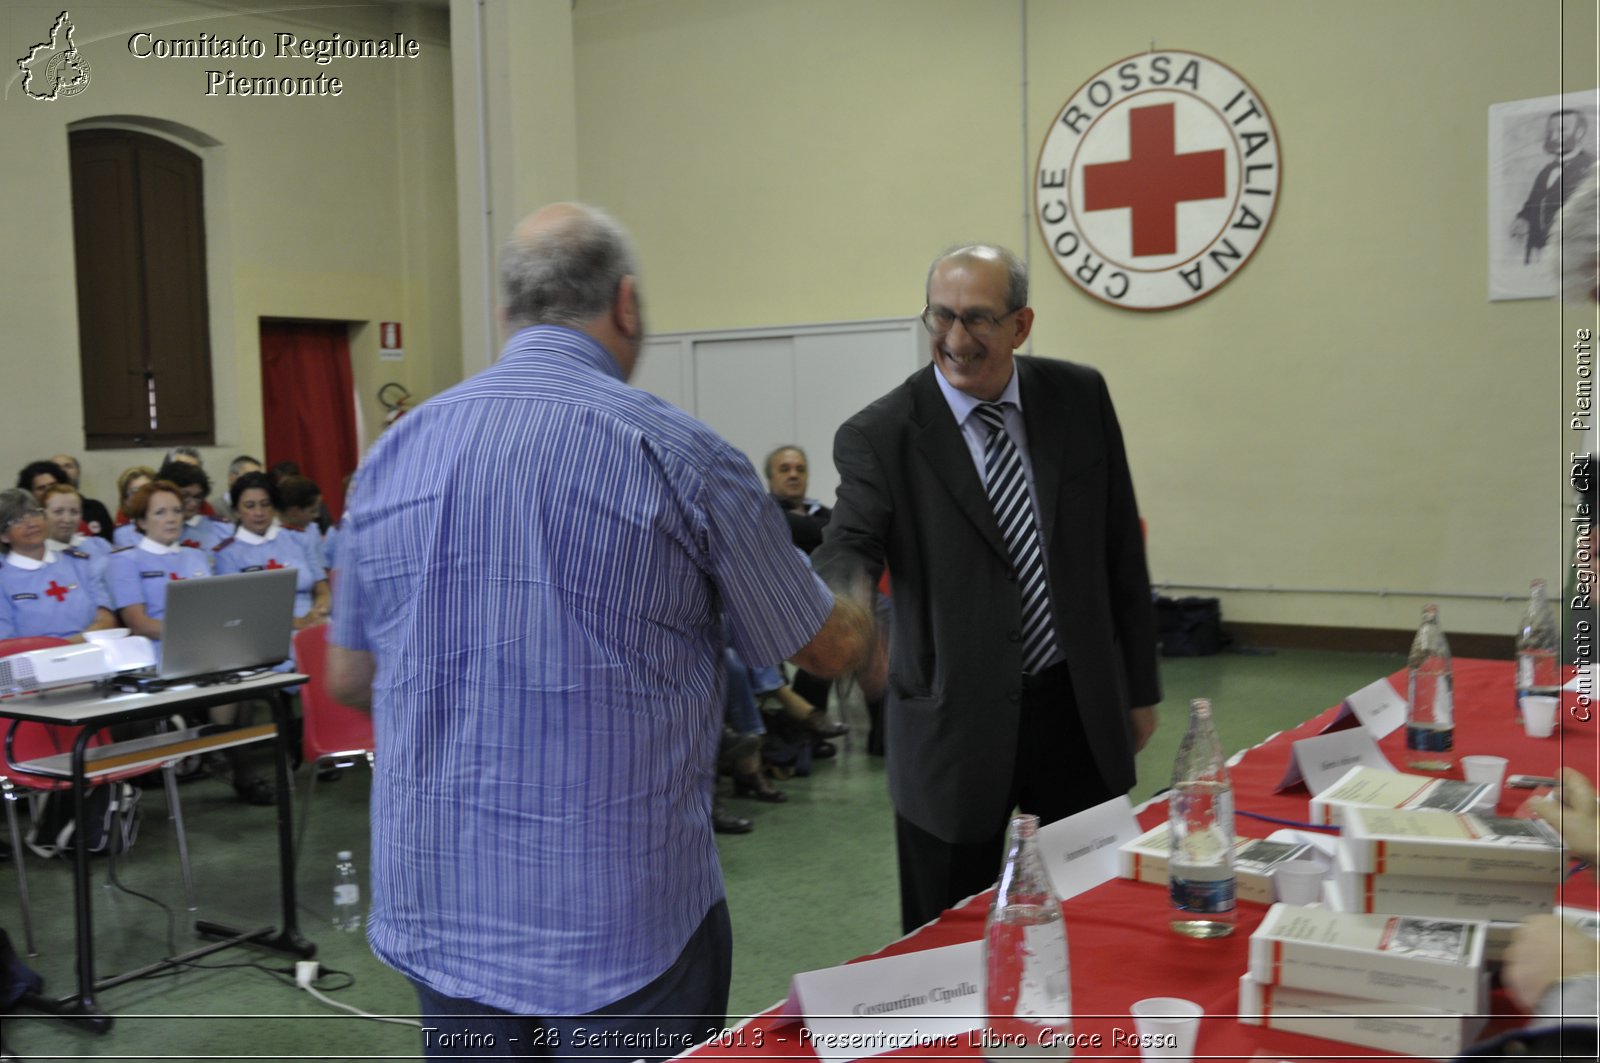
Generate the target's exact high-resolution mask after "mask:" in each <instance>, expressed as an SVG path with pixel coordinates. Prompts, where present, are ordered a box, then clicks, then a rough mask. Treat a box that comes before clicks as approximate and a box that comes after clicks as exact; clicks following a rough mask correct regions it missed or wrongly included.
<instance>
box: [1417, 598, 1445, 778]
mask: <svg viewBox="0 0 1600 1063" xmlns="http://www.w3.org/2000/svg"><path fill="white" fill-rule="evenodd" d="M1452 688H1453V683H1452V680H1451V669H1450V643H1449V642H1448V641H1447V640H1446V639H1445V637H1444V631H1443V630H1441V629H1440V627H1439V607H1438V606H1437V605H1434V604H1432V603H1429V604H1428V605H1425V606H1423V608H1422V626H1421V627H1419V628H1418V629H1417V637H1416V638H1415V639H1413V640H1412V642H1411V656H1410V657H1409V658H1408V659H1407V661H1406V763H1407V764H1408V765H1410V766H1411V767H1413V768H1420V769H1422V770H1423V771H1449V770H1450V769H1451V768H1452V767H1454V766H1455V762H1456V755H1455V745H1456V714H1455V699H1454V697H1453V696H1452Z"/></svg>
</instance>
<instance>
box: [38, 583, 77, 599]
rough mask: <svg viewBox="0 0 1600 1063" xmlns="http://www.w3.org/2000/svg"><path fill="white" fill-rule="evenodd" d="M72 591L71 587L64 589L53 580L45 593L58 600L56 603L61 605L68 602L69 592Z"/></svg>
mask: <svg viewBox="0 0 1600 1063" xmlns="http://www.w3.org/2000/svg"><path fill="white" fill-rule="evenodd" d="M71 589H72V588H71V587H63V586H61V584H59V583H57V582H56V581H55V580H51V581H50V586H48V587H46V588H45V589H44V592H45V593H46V594H48V595H49V596H50V597H52V598H54V599H55V600H56V602H57V603H58V604H59V603H61V602H64V601H66V600H67V592H68V591H70V590H71Z"/></svg>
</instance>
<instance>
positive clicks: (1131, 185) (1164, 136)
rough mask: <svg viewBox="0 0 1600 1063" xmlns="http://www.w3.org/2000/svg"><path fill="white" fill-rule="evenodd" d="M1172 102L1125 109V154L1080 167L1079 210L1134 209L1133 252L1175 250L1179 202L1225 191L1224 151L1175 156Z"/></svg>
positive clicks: (1161, 253)
mask: <svg viewBox="0 0 1600 1063" xmlns="http://www.w3.org/2000/svg"><path fill="white" fill-rule="evenodd" d="M1174 110H1175V108H1174V107H1173V105H1172V104H1170V103H1163V104H1158V105H1157V106H1154V107H1134V108H1131V109H1130V110H1129V113H1128V151H1129V157H1128V158H1127V159H1125V160H1123V161H1122V162H1102V163H1095V164H1093V165H1089V166H1085V167H1084V168H1083V209H1084V210H1113V209H1115V208H1117V207H1129V208H1132V214H1133V253H1134V254H1135V255H1170V254H1172V253H1173V252H1174V251H1176V250H1177V249H1178V204H1179V203H1188V202H1192V201H1195V200H1201V199H1220V198H1221V197H1222V196H1224V195H1226V194H1227V191H1228V188H1227V162H1226V160H1225V159H1224V157H1223V152H1222V149H1220V148H1218V149H1216V150H1213V151H1191V152H1185V153H1183V154H1179V153H1178V151H1177V143H1176V141H1177V138H1176V136H1175V135H1174V133H1173V111H1174Z"/></svg>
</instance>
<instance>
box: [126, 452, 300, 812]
mask: <svg viewBox="0 0 1600 1063" xmlns="http://www.w3.org/2000/svg"><path fill="white" fill-rule="evenodd" d="M127 510H128V515H129V517H131V518H132V521H133V526H134V527H135V528H137V529H138V530H139V534H140V538H139V540H138V543H137V544H136V545H134V546H130V547H126V548H124V549H121V550H117V551H114V552H113V553H112V554H111V561H110V563H109V564H108V565H107V567H106V585H107V587H108V589H109V590H110V592H111V603H112V605H113V606H114V607H115V608H116V610H117V615H118V616H120V617H121V618H122V624H123V626H124V627H126V628H127V629H128V630H129V631H130V632H132V633H133V634H135V635H143V636H144V637H145V638H148V639H156V640H159V639H160V638H161V632H162V619H163V618H164V617H165V616H166V612H167V587H168V586H169V585H170V584H171V583H172V582H173V581H174V580H185V579H204V578H206V577H207V576H210V575H211V558H210V557H209V556H207V555H206V554H205V553H203V552H202V551H200V550H196V549H195V548H194V547H192V546H184V545H183V543H182V539H183V532H184V518H183V496H182V495H181V494H180V493H179V491H178V485H177V484H174V483H171V482H169V481H167V480H152V481H151V482H149V483H147V484H145V485H144V486H143V487H140V488H139V489H138V490H137V491H135V492H134V493H133V497H132V498H131V499H129V500H128V505H127ZM237 711H238V709H237V706H234V705H223V706H219V707H217V708H214V709H211V710H209V714H210V717H211V720H212V722H213V723H224V724H226V723H233V722H234V719H235V716H236V715H237ZM226 759H227V760H229V761H231V762H232V764H233V787H234V790H235V792H237V793H238V795H239V799H240V800H241V801H245V802H247V803H249V804H253V805H270V804H274V803H275V802H276V801H277V794H276V792H275V791H274V790H273V788H272V786H270V785H269V784H268V783H267V782H266V781H265V780H264V779H261V778H259V777H258V776H254V775H250V774H248V773H247V772H245V770H244V769H243V764H244V761H243V760H242V759H241V757H240V756H239V755H238V754H236V753H235V752H234V751H232V750H230V751H229V755H228V756H227V758H226Z"/></svg>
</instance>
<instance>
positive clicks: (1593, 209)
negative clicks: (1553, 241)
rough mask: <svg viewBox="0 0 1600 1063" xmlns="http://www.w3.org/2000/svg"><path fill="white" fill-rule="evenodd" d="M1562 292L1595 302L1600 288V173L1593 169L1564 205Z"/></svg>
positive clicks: (1560, 220)
mask: <svg viewBox="0 0 1600 1063" xmlns="http://www.w3.org/2000/svg"><path fill="white" fill-rule="evenodd" d="M1552 228H1554V229H1557V230H1558V231H1559V232H1560V233H1561V256H1560V257H1561V295H1562V298H1564V299H1566V300H1567V301H1568V302H1571V303H1592V302H1594V301H1595V299H1596V294H1595V293H1596V292H1600V174H1595V173H1591V174H1589V176H1588V177H1587V178H1585V179H1584V182H1583V183H1582V184H1581V185H1579V186H1578V188H1577V190H1576V191H1575V192H1573V193H1572V195H1570V196H1568V197H1567V201H1566V203H1565V204H1563V205H1562V207H1561V216H1560V217H1559V218H1558V219H1557V221H1556V224H1555V225H1554V226H1552Z"/></svg>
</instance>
